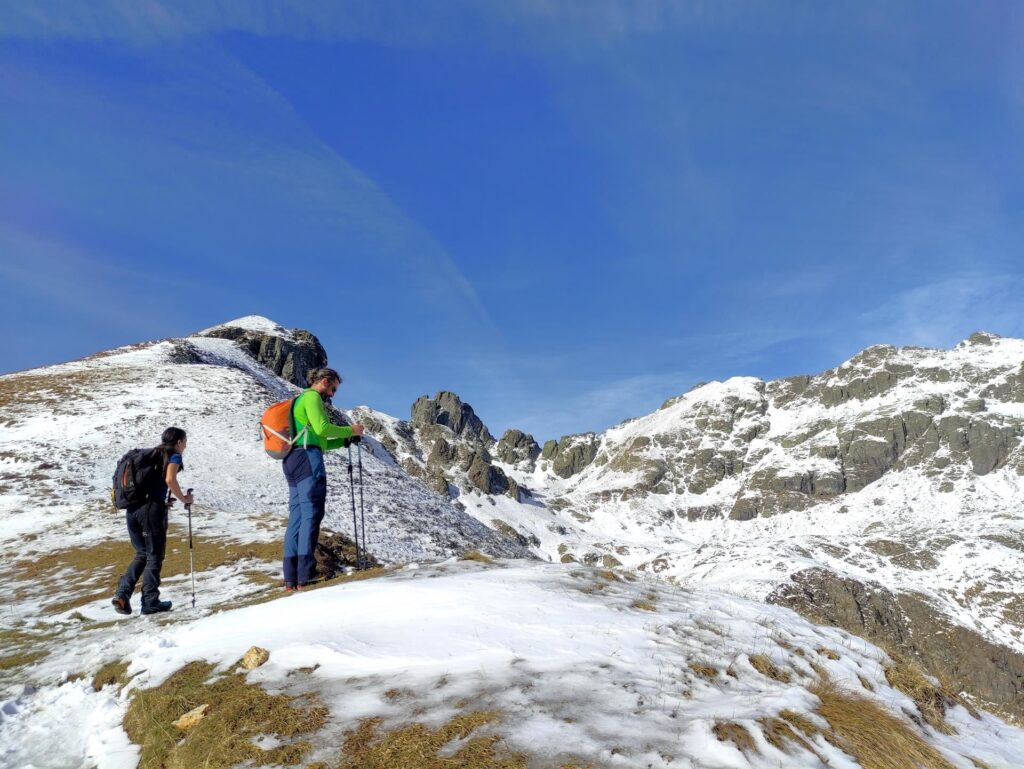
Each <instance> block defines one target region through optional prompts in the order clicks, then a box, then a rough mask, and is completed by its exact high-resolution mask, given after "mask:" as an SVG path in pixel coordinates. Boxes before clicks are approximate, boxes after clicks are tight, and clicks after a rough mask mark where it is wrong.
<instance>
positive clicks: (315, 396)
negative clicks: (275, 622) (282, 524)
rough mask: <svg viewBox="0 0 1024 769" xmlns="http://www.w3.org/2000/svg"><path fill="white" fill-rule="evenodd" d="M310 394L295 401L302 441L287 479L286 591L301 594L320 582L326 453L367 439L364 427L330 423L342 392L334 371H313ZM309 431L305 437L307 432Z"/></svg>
mask: <svg viewBox="0 0 1024 769" xmlns="http://www.w3.org/2000/svg"><path fill="white" fill-rule="evenodd" d="M306 381H307V382H309V389H307V390H304V391H303V393H302V394H301V395H300V396H299V397H298V398H296V399H295V402H294V404H293V405H292V415H293V417H294V418H295V434H296V435H298V436H301V437H300V438H299V439H298V440H297V441H296V443H295V448H293V449H292V450H291V452H289V454H288V456H287V457H285V459H284V463H283V464H284V475H285V478H287V479H288V529H287V530H286V531H285V535H284V589H285V590H286V591H292V590H301V589H302V588H303V587H305V586H306V585H308V584H309V583H311V582H313V581H314V580H315V575H316V559H315V558H314V554H315V553H316V544H317V541H318V540H319V538H320V522H321V521H322V520H323V518H324V505H325V503H326V501H327V472H326V469H325V468H324V452H325V451H330V450H331V449H339V448H341V447H342V446H346V445H348V439H349V438H352V437H353V436H361V435H362V434H363V426H362V425H352V426H351V427H343V426H341V425H335V424H331V420H330V419H329V418H328V416H327V408H326V407H325V405H324V403H325V402H326V401H328V400H329V399H330V398H331V397H332V396H333V395H334V394H335V393H336V392H337V391H338V385H340V384H341V377H340V376H338V372H337V371H335V370H334V369H332V368H318V369H313V370H312V371H310V372H309V376H308V377H307V380H306ZM303 431H305V432H303Z"/></svg>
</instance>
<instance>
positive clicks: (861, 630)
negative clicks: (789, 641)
mask: <svg viewBox="0 0 1024 769" xmlns="http://www.w3.org/2000/svg"><path fill="white" fill-rule="evenodd" d="M768 600H769V602H770V603H776V604H779V605H781V606H787V607H789V608H791V609H793V610H795V611H796V612H798V613H799V614H801V615H803V616H804V617H806V618H808V619H809V620H811V621H812V622H816V623H819V624H826V625H835V626H837V627H841V628H843V629H844V630H847V631H849V632H851V633H854V634H856V635H859V636H862V637H863V638H866V639H867V640H869V641H871V642H872V643H876V644H879V645H881V646H882V647H883V648H888V649H895V650H897V651H900V652H903V653H905V654H907V655H909V656H912V657H914V658H916V659H917V660H918V661H919V662H920V663H921V664H922V665H923V666H924V668H925V669H926V670H927V671H928V672H929V673H931V674H932V675H934V676H936V677H938V678H940V679H943V680H949V681H951V682H952V683H953V684H954V685H955V686H956V687H958V688H960V689H961V690H962V691H965V692H967V693H968V694H971V695H972V696H974V697H976V698H978V699H979V700H982V701H983V702H985V703H987V704H988V705H989V706H990V707H992V709H993V710H995V711H997V712H1002V713H1006V714H1010V715H1012V716H1014V717H1016V718H1021V717H1022V716H1024V655H1022V654H1018V653H1017V652H1015V651H1012V650H1011V649H1007V648H1006V647H1003V646H998V645H996V644H993V643H991V642H989V641H987V640H985V639H984V638H983V637H981V636H980V635H979V634H978V633H975V632H974V631H972V630H969V629H967V628H965V627H961V626H960V625H956V624H953V623H952V622H950V621H949V620H947V619H945V618H944V617H943V616H942V615H941V614H940V613H939V612H938V611H936V610H935V609H934V608H932V607H931V606H930V605H929V604H928V603H927V602H926V601H924V600H923V599H921V598H920V597H918V596H916V595H911V594H896V593H892V592H890V591H889V590H887V589H885V588H884V587H882V586H881V585H876V584H864V583H862V582H858V581H857V580H854V579H849V578H845V577H840V576H839V575H837V574H835V573H833V572H831V571H828V570H826V569H821V568H816V569H807V570H804V571H801V572H798V573H796V574H794V575H793V576H792V578H791V582H790V583H788V584H786V585H782V586H781V587H779V588H778V589H776V591H775V592H774V593H773V594H772V595H771V596H769V599H768Z"/></svg>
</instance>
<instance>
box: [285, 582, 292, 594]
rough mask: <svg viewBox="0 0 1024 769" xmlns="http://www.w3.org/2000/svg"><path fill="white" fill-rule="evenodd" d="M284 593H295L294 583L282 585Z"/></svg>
mask: <svg viewBox="0 0 1024 769" xmlns="http://www.w3.org/2000/svg"><path fill="white" fill-rule="evenodd" d="M284 592H286V593H294V592H295V583H294V582H285V583H284Z"/></svg>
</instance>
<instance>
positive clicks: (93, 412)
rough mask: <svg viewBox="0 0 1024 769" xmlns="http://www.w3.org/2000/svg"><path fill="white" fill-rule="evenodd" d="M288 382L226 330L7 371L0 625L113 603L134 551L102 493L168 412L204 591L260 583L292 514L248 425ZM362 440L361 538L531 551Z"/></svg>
mask: <svg viewBox="0 0 1024 769" xmlns="http://www.w3.org/2000/svg"><path fill="white" fill-rule="evenodd" d="M247 320H248V321H249V323H248V325H249V326H253V325H254V323H253V322H252V319H247ZM266 326H270V324H269V322H268V323H267V324H264V328H263V329H262V330H266V328H265V327H266ZM271 330H273V328H272V326H271ZM295 391H296V388H295V387H294V386H293V385H291V384H289V383H288V382H285V381H284V380H282V379H281V378H279V377H277V376H276V375H274V374H273V373H272V372H270V371H268V370H267V369H266V368H264V367H263V366H261V365H259V364H258V363H256V362H255V361H254V360H253V359H252V358H251V357H250V356H248V355H246V354H245V353H244V352H243V351H242V350H241V349H240V348H239V346H238V345H236V344H235V343H234V342H232V341H230V340H228V339H219V338H210V337H205V336H194V337H190V338H188V339H184V340H168V341H162V342H157V343H152V344H144V345H138V346H134V347H130V348H123V349H119V350H114V351H112V352H109V353H103V354H100V355H96V356H92V357H90V358H86V359H84V360H81V361H75V362H72V363H66V364H62V365H59V366H51V367H47V368H41V369H35V370H32V371H27V372H21V373H18V374H11V375H7V376H4V377H0V403H2V411H0V553H2V560H0V590H2V591H3V593H4V595H5V602H4V603H5V605H6V607H7V612H6V615H5V617H4V619H3V622H4V624H5V625H9V624H11V623H14V622H23V621H30V620H35V619H36V618H40V619H42V618H46V620H47V621H49V620H52V619H54V618H57V619H59V618H61V617H66V616H68V615H69V614H70V613H72V612H78V613H79V614H81V615H85V616H92V615H94V614H95V615H96V616H97V617H99V616H102V614H101V610H102V612H106V613H108V614H109V609H107V607H106V603H107V601H109V595H108V593H109V590H110V588H111V586H112V585H113V582H114V579H115V577H116V573H117V572H118V571H119V570H121V569H123V568H124V567H125V566H126V565H127V562H128V561H129V560H130V552H131V549H130V546H129V545H128V543H127V537H126V534H125V531H124V513H123V512H118V511H115V510H113V508H112V506H111V504H110V491H109V489H110V477H111V475H112V473H113V468H114V466H115V465H116V462H117V459H118V458H119V457H120V456H121V455H122V454H123V453H124V452H125V451H127V450H128V449H130V448H133V447H136V446H152V445H156V444H157V443H159V440H160V434H161V433H162V432H163V430H164V428H165V427H167V426H168V425H172V424H173V425H177V426H179V427H182V428H184V429H185V430H186V431H187V432H188V434H189V448H188V450H187V451H186V454H185V470H184V472H183V473H182V475H181V481H182V485H183V486H189V487H194V488H195V495H196V500H197V502H196V504H195V505H194V507H193V516H192V518H193V529H194V534H195V538H194V542H195V554H196V557H197V558H199V559H200V563H206V562H210V563H212V564H215V565H216V566H215V568H211V569H210V570H208V571H201V573H200V575H199V586H200V590H201V592H203V593H205V594H206V595H207V596H208V600H207V601H206V605H207V606H210V605H212V604H214V603H216V602H217V601H219V600H224V599H231V600H234V599H236V598H237V597H238V596H239V595H244V594H246V593H247V591H249V590H255V589H264V588H265V587H266V586H267V582H268V580H269V579H270V578H271V577H272V576H273V574H274V573H275V569H276V565H275V564H274V560H276V559H277V557H278V556H277V555H276V552H277V548H278V546H279V543H280V542H281V539H282V536H283V532H284V526H285V523H286V521H287V512H288V511H287V486H286V484H285V481H284V479H283V476H282V474H281V467H280V463H279V462H275V461H273V460H272V459H270V458H269V457H267V456H266V454H265V453H264V451H263V448H262V443H261V441H260V440H259V435H258V427H257V426H258V423H259V418H260V415H261V414H262V413H263V410H264V409H265V408H266V407H267V406H268V405H270V404H271V403H273V402H275V401H278V400H281V399H283V398H286V397H289V395H291V394H292V393H294V392H295ZM365 446H366V448H365V450H364V451H363V457H362V459H363V480H364V494H363V498H364V505H363V508H364V512H365V520H366V540H367V544H368V547H369V549H370V551H371V552H372V554H373V555H374V556H375V557H376V558H377V559H378V560H380V561H382V562H389V563H393V562H398V563H407V562H409V561H412V560H417V559H438V558H445V557H448V556H451V555H455V554H459V553H461V552H463V551H465V550H469V549H479V550H484V551H486V552H490V553H492V554H495V555H504V556H525V555H526V554H527V553H526V551H525V550H524V549H523V548H521V547H520V546H518V545H517V544H516V543H514V542H511V541H510V540H508V539H506V538H503V537H501V536H499V535H497V534H496V533H494V532H493V531H491V530H490V529H488V528H487V527H485V526H483V525H481V524H480V523H478V522H477V521H476V520H475V519H473V518H471V517H470V516H468V515H466V514H465V513H464V512H462V511H460V510H458V509H457V508H455V507H454V506H453V505H452V504H451V503H450V502H448V501H447V500H444V499H442V498H440V497H438V496H437V495H436V494H433V493H431V492H430V491H429V490H428V489H427V488H426V487H424V486H423V485H422V484H421V483H420V482H419V481H418V480H416V479H414V478H411V477H410V476H409V475H407V474H406V473H405V472H404V471H403V470H402V469H401V468H399V467H397V466H396V465H395V464H394V463H393V461H392V460H391V457H390V455H388V454H387V452H384V451H382V450H381V449H380V446H379V444H377V443H376V442H374V441H372V440H368V441H367V442H366V444H365ZM327 463H328V472H329V498H328V505H327V516H326V518H325V521H324V529H325V530H328V531H334V532H338V533H341V534H345V535H351V531H352V525H353V524H352V511H351V497H350V494H349V485H348V476H347V468H346V457H345V452H344V451H343V450H342V451H338V452H334V453H332V454H328V459H327ZM356 473H358V470H357V471H356ZM356 499H357V503H358V496H357V498H356ZM171 521H172V545H171V547H172V549H177V550H179V551H180V550H181V548H182V547H183V546H184V545H185V544H187V541H186V540H183V539H181V538H180V535H182V534H183V532H184V530H185V515H184V511H182V510H181V509H180V506H179V507H178V508H177V509H175V510H172V512H171ZM225 553H226V555H225ZM86 569H88V570H89V573H88V574H75V572H76V571H83V570H86ZM104 583H106V584H107V587H103V585H104Z"/></svg>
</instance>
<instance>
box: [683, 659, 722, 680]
mask: <svg viewBox="0 0 1024 769" xmlns="http://www.w3.org/2000/svg"><path fill="white" fill-rule="evenodd" d="M690 670H692V671H693V672H694V673H696V674H697V675H699V676H700V677H701V678H715V677H717V676H718V668H716V667H713V666H712V665H708V664H707V663H701V662H691V663H690Z"/></svg>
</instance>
